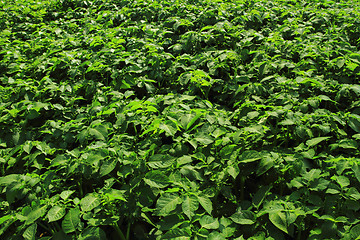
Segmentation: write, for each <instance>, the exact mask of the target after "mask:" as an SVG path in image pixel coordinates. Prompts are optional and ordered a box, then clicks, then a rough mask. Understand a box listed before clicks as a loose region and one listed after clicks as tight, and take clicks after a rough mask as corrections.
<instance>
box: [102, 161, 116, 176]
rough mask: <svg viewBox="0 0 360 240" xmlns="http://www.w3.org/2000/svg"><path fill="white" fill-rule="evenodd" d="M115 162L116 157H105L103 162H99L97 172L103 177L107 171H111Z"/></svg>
mask: <svg viewBox="0 0 360 240" xmlns="http://www.w3.org/2000/svg"><path fill="white" fill-rule="evenodd" d="M116 164H117V159H114V158H109V159H105V160H104V161H103V163H102V164H101V167H100V170H99V174H100V177H103V176H105V175H107V174H109V173H111V172H112V171H113V170H114V169H115V167H116Z"/></svg>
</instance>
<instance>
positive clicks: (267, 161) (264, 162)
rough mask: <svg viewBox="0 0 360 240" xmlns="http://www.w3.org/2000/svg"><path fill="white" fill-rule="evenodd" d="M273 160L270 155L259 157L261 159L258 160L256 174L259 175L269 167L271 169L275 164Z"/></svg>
mask: <svg viewBox="0 0 360 240" xmlns="http://www.w3.org/2000/svg"><path fill="white" fill-rule="evenodd" d="M274 162H275V159H274V158H273V157H272V156H270V155H268V156H265V157H263V158H261V161H260V162H259V165H258V166H257V168H256V175H257V176H261V175H263V174H264V173H266V172H267V171H269V169H271V168H272V167H273V166H274V164H275V163H274Z"/></svg>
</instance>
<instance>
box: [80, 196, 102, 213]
mask: <svg viewBox="0 0 360 240" xmlns="http://www.w3.org/2000/svg"><path fill="white" fill-rule="evenodd" d="M100 203H101V202H100V199H99V198H98V197H97V195H96V194H95V193H89V194H87V195H86V196H85V197H84V198H83V199H81V201H80V206H81V210H82V211H84V212H88V211H91V210H93V209H94V208H96V207H97V206H99V205H100Z"/></svg>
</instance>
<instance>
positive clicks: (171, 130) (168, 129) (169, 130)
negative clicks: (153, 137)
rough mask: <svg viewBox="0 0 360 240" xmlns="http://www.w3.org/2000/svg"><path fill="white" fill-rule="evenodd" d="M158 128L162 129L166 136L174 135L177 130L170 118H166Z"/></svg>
mask: <svg viewBox="0 0 360 240" xmlns="http://www.w3.org/2000/svg"><path fill="white" fill-rule="evenodd" d="M159 128H160V129H162V130H164V131H165V133H166V135H167V136H174V135H175V133H176V132H177V126H176V123H174V122H173V121H171V120H166V121H165V123H161V124H160V125H159Z"/></svg>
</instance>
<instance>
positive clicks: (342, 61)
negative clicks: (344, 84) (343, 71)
mask: <svg viewBox="0 0 360 240" xmlns="http://www.w3.org/2000/svg"><path fill="white" fill-rule="evenodd" d="M344 63H345V58H343V57H339V58H337V60H336V65H337V66H338V68H342V67H343V66H344Z"/></svg>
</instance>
